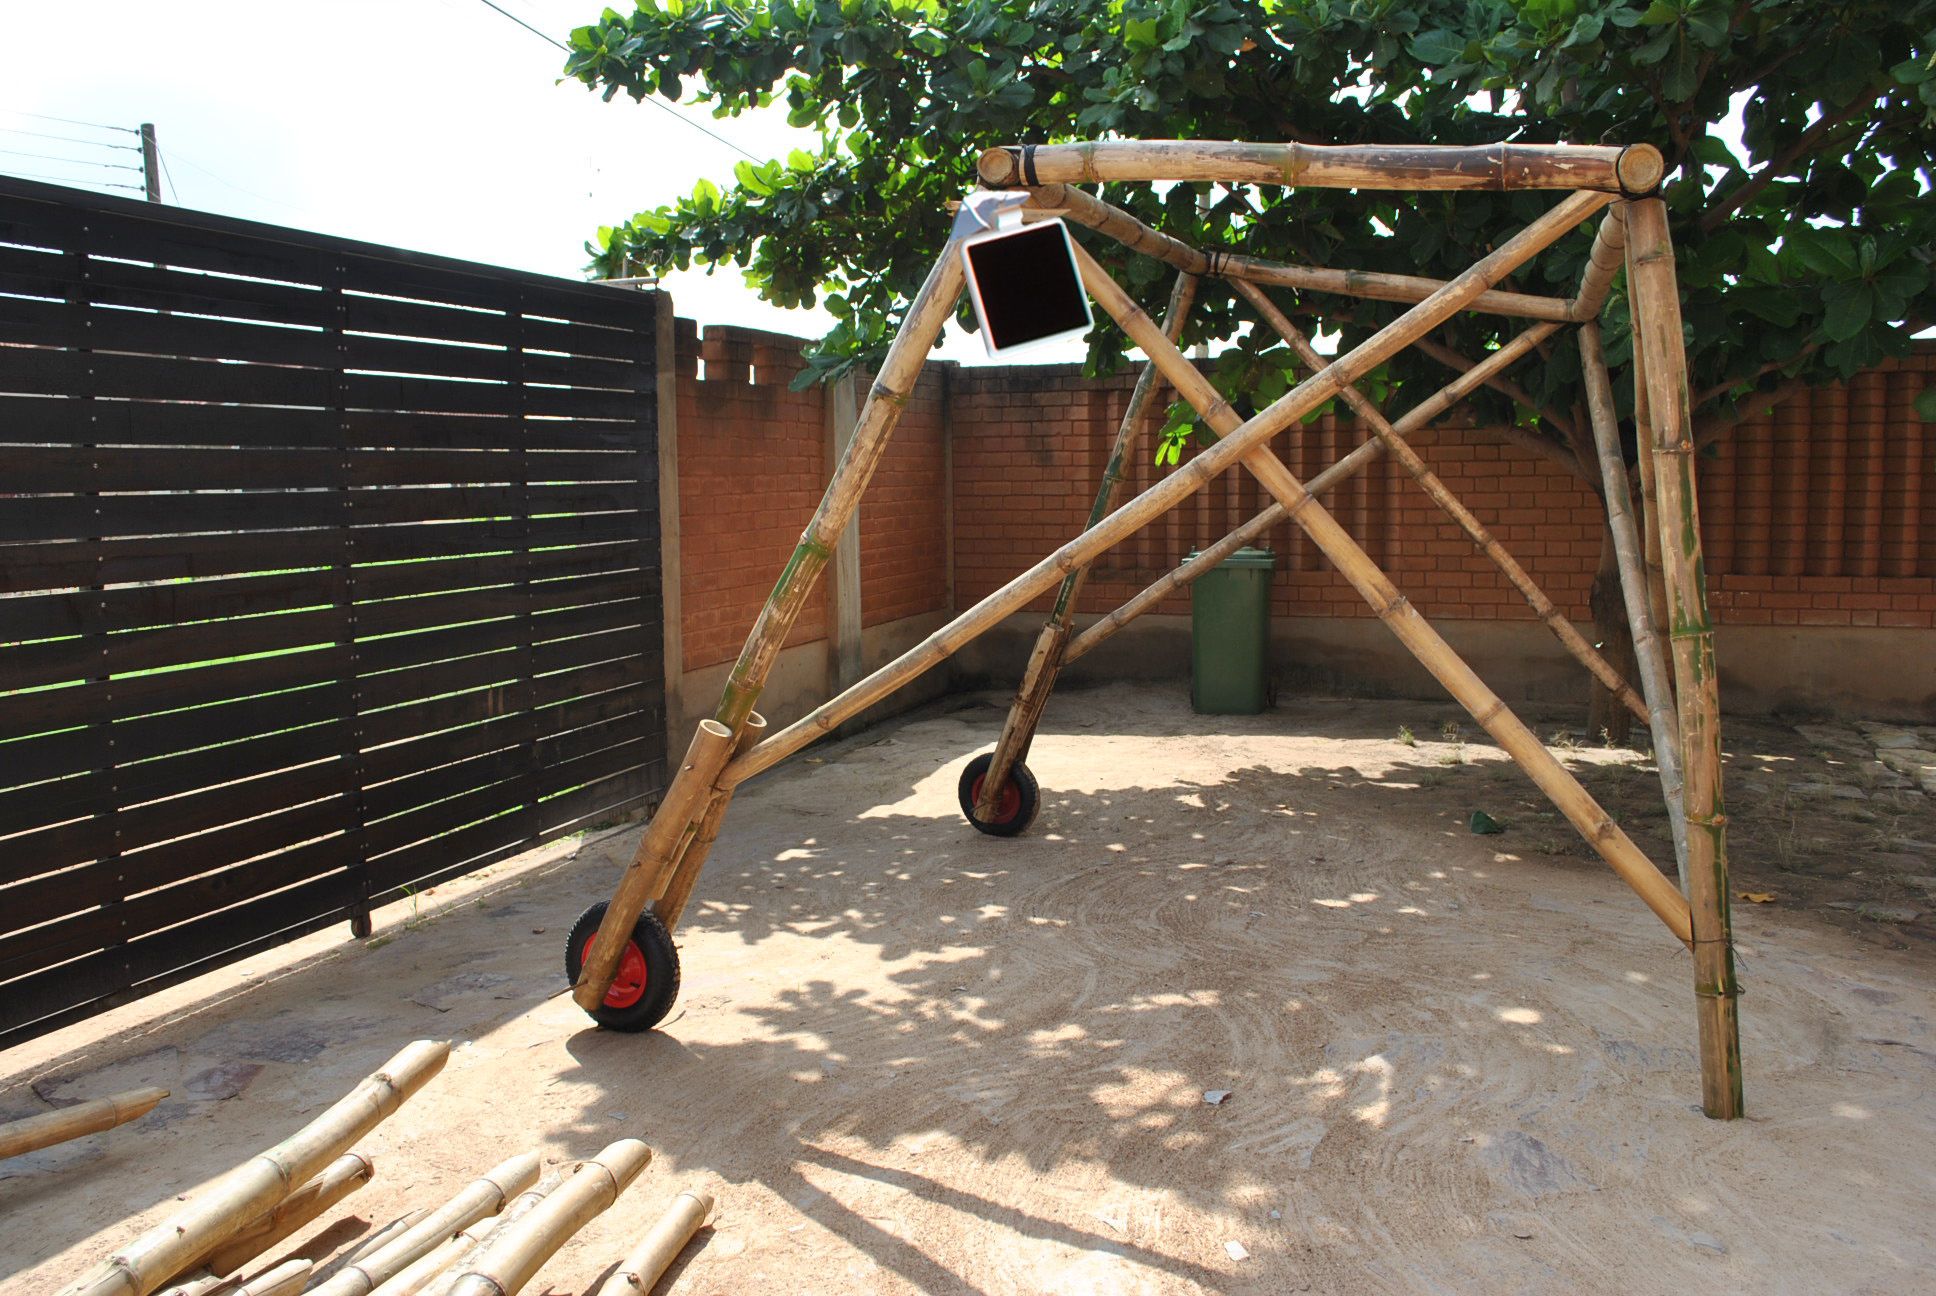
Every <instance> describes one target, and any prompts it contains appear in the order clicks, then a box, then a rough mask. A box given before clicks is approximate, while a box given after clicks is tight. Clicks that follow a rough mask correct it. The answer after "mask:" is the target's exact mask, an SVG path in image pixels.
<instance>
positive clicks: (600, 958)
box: [571, 239, 965, 1012]
mask: <svg viewBox="0 0 1936 1296" xmlns="http://www.w3.org/2000/svg"><path fill="white" fill-rule="evenodd" d="M964 277H965V272H964V271H963V269H962V265H961V256H960V245H959V244H958V243H956V242H955V241H954V240H952V239H950V240H949V241H948V244H947V246H946V247H944V248H942V249H941V256H940V258H939V259H938V260H936V261H935V263H934V268H933V269H931V270H930V271H928V278H927V282H926V283H924V284H922V285H921V291H920V292H919V293H917V294H915V298H914V301H913V302H912V303H911V304H910V305H909V306H908V313H907V317H906V318H905V319H904V320H902V322H901V331H900V332H899V333H898V334H897V335H896V336H895V338H894V343H893V345H892V346H890V347H889V348H888V352H887V359H886V360H885V361H884V362H882V364H881V371H880V373H879V374H878V375H876V376H875V379H874V386H873V388H872V390H870V391H869V392H868V394H867V403H866V405H864V406H862V407H861V412H860V418H859V419H858V420H857V421H856V423H855V425H854V435H853V437H852V438H851V439H850V440H849V441H848V443H847V448H846V449H845V450H844V451H842V452H841V456H840V463H839V465H838V466H837V467H836V468H835V469H834V475H833V480H832V481H830V482H828V483H827V490H826V493H825V494H824V495H822V496H821V498H820V507H819V508H818V509H816V510H815V511H814V515H813V518H812V520H810V521H809V522H808V523H807V527H806V530H805V531H803V532H801V534H800V543H799V544H798V545H796V546H795V547H794V550H793V556H792V557H791V558H789V559H788V560H787V565H786V567H785V568H784V569H783V570H782V571H781V572H780V578H779V580H778V581H777V582H776V583H775V584H774V586H773V592H772V593H771V594H769V595H768V596H767V599H766V605H765V606H764V607H763V608H761V609H760V615H759V618H758V619H757V620H756V621H754V623H753V628H752V630H751V631H750V632H748V634H747V636H746V644H745V646H744V647H742V648H741V649H740V653H739V659H738V660H737V661H736V662H734V663H733V669H732V673H731V674H730V675H729V676H728V677H727V680H726V688H725V690H724V691H723V692H722V693H721V695H720V699H719V708H718V710H716V711H715V712H714V713H713V719H712V720H710V721H704V722H702V723H701V726H700V733H699V735H697V736H695V737H694V739H693V744H694V752H693V754H690V755H689V757H688V762H687V764H686V765H685V766H683V767H682V768H681V769H680V771H679V773H678V774H677V775H676V776H674V778H673V780H672V785H671V786H670V787H668V788H667V789H666V792H665V796H664V797H663V798H662V799H661V800H660V802H659V809H658V813H656V814H655V815H653V816H652V822H651V823H650V824H648V825H647V826H646V830H645V835H644V836H643V837H641V838H640V839H639V849H638V852H637V854H636V855H634V856H633V859H632V863H631V866H630V867H629V868H627V869H626V871H625V873H624V875H623V876H621V877H620V878H619V883H618V886H617V888H616V889H614V890H613V892H612V898H611V900H610V902H608V903H607V904H606V906H605V916H604V918H603V919H602V920H601V921H600V922H599V925H598V934H597V935H596V936H595V937H593V938H592V947H591V949H590V950H588V951H586V954H585V962H584V965H583V967H582V968H581V970H580V971H579V974H578V983H577V985H575V986H573V987H572V992H571V997H572V999H573V1001H574V1002H576V1003H577V1005H578V1006H579V1007H580V1008H583V1009H584V1010H585V1011H586V1012H592V1011H595V1010H596V1009H597V1008H598V1006H599V1005H600V1004H602V1003H603V1002H604V1001H605V992H606V991H608V990H610V989H611V986H612V978H613V976H614V975H615V974H616V972H617V970H618V960H619V955H620V953H621V952H622V951H623V950H624V948H625V941H626V939H627V938H628V937H629V936H630V935H631V932H632V926H633V924H634V923H636V922H637V921H638V917H639V914H640V913H641V912H643V911H644V909H645V906H646V905H647V904H648V903H649V902H651V901H652V900H655V899H657V898H658V897H659V896H661V895H663V894H664V893H665V890H666V887H667V884H668V883H669V882H670V881H671V880H672V873H673V870H674V869H675V868H676V867H677V866H678V862H679V853H680V850H681V849H682V847H683V845H684V843H685V842H686V840H687V838H688V837H689V836H691V835H693V833H694V830H695V827H696V825H695V823H694V821H695V820H696V819H699V818H702V817H704V815H705V813H706V810H707V809H708V807H709V806H710V800H709V795H710V793H711V790H712V787H713V782H714V779H715V777H716V776H717V775H718V773H719V771H720V769H721V768H722V767H723V766H724V765H725V763H726V760H727V758H728V757H729V756H731V755H732V740H733V738H734V736H735V735H737V734H738V733H739V731H740V730H741V728H743V727H744V725H745V723H746V717H747V716H748V715H750V714H751V713H752V710H753V707H754V705H755V704H756V703H757V702H758V701H759V696H760V690H761V689H763V688H765V687H766V677H767V675H768V673H769V672H771V671H772V669H773V662H774V660H775V659H776V658H778V657H779V655H780V649H781V648H782V647H784V646H785V644H786V637H787V634H788V633H789V632H790V631H791V630H792V629H793V623H794V622H795V621H796V620H798V619H799V616H800V609H801V608H802V607H804V606H805V605H806V601H807V596H808V595H809V594H811V593H812V592H813V587H814V582H815V581H816V580H817V579H818V578H819V576H820V572H821V569H822V568H824V567H825V566H826V565H827V559H828V557H829V556H830V555H831V554H832V553H833V551H834V544H835V542H836V541H837V540H838V539H839V538H840V533H841V532H842V531H843V530H845V529H846V526H847V519H848V518H850V517H852V516H853V513H854V510H855V509H856V508H858V507H859V505H860V497H861V494H862V493H863V492H864V491H865V490H866V489H867V483H868V481H869V479H870V478H872V477H873V475H874V469H875V468H876V467H877V466H878V465H879V464H880V460H881V455H882V453H883V452H884V451H885V450H886V449H887V441H888V437H889V436H890V435H891V434H892V433H893V431H894V425H895V424H896V423H897V422H899V421H900V417H901V410H902V407H904V406H905V405H906V404H907V400H908V396H909V395H910V394H911V393H912V392H913V390H914V381H915V378H916V377H917V376H918V375H919V374H920V371H921V365H922V363H923V362H924V361H925V360H926V359H927V356H928V352H929V350H931V349H932V348H933V346H934V341H935V339H936V338H937V337H938V336H940V333H941V326H942V325H943V324H945V323H947V321H948V317H949V316H950V315H952V314H953V313H954V308H955V302H956V300H957V299H958V298H959V297H960V296H961V285H962V281H963V279H964ZM715 722H716V724H715ZM708 724H715V727H716V728H718V729H720V730H721V731H722V734H723V740H724V743H723V746H722V745H721V743H720V741H719V740H718V739H717V738H711V739H708V734H707V730H706V727H705V726H706V725H708ZM702 739H708V740H707V741H705V742H704V743H702V741H701V740H702ZM702 748H703V750H702ZM693 755H697V756H698V757H700V758H701V759H700V760H698V761H697V762H695V761H694V760H693V759H692V756H693Z"/></svg>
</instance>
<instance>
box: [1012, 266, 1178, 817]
mask: <svg viewBox="0 0 1936 1296" xmlns="http://www.w3.org/2000/svg"><path fill="white" fill-rule="evenodd" d="M1196 292H1197V280H1196V276H1195V275H1190V274H1178V275H1177V277H1176V284H1175V285H1174V286H1173V287H1172V288H1171V289H1170V302H1169V308H1168V310H1167V311H1165V313H1164V315H1163V332H1164V335H1165V336H1167V337H1168V338H1169V339H1170V340H1171V341H1175V340H1176V339H1177V338H1178V337H1180V336H1182V333H1183V320H1184V317H1185V316H1187V315H1188V314H1189V312H1190V303H1191V302H1192V301H1193V300H1194V299H1195V298H1196ZM1155 390H1156V367H1155V366H1154V365H1147V364H1146V365H1144V366H1143V372H1142V373H1141V374H1140V375H1138V377H1137V379H1136V387H1135V390H1133V391H1131V392H1130V394H1129V407H1128V408H1127V409H1125V410H1124V411H1123V421H1122V423H1121V424H1120V425H1118V427H1117V428H1116V444H1115V446H1114V447H1112V448H1111V450H1110V452H1109V459H1108V462H1107V463H1105V464H1104V465H1103V470H1102V482H1101V483H1100V484H1099V485H1098V486H1097V487H1096V502H1095V503H1094V504H1093V505H1091V506H1090V509H1089V523H1088V525H1089V526H1095V525H1096V524H1097V523H1098V522H1101V521H1102V520H1103V519H1104V518H1106V517H1108V516H1109V511H1110V509H1112V508H1114V507H1115V506H1116V492H1117V491H1118V489H1120V488H1121V486H1122V482H1123V464H1124V463H1125V462H1126V461H1127V460H1128V458H1129V455H1130V452H1131V451H1132V450H1134V449H1135V446H1136V442H1137V439H1138V437H1137V434H1138V433H1139V432H1140V431H1141V425H1142V422H1143V412H1144V411H1145V410H1146V409H1147V408H1148V407H1149V402H1150V396H1151V395H1152V394H1153V393H1154V392H1155ZM1088 577H1089V564H1088V563H1083V564H1082V565H1081V566H1079V567H1077V568H1076V569H1075V570H1074V571H1072V572H1070V573H1069V574H1068V575H1067V576H1064V577H1063V578H1062V588H1061V589H1060V590H1058V591H1057V592H1056V596H1055V607H1054V608H1053V609H1052V610H1051V611H1050V612H1049V620H1048V624H1046V625H1044V626H1043V627H1042V633H1041V635H1040V636H1038V637H1037V639H1036V641H1035V649H1034V651H1032V652H1031V653H1030V654H1029V659H1028V665H1027V666H1026V668H1025V669H1024V670H1023V672H1022V682H1021V684H1020V685H1019V686H1018V687H1017V688H1016V690H1015V700H1014V701H1013V702H1011V703H1010V704H1009V708H1008V715H1007V717H1006V718H1005V719H1004V720H1003V721H1002V733H1001V737H1000V738H999V739H997V740H996V742H995V754H994V756H993V757H992V758H991V759H990V761H989V763H988V772H987V773H986V774H984V775H983V776H982V785H981V799H980V800H979V801H977V802H976V804H975V814H976V816H977V817H979V818H981V819H983V820H989V821H992V820H993V819H994V818H995V816H996V813H997V807H998V806H1000V805H1001V803H1002V791H1003V789H1005V788H1006V787H1007V786H1008V772H1009V770H1011V769H1013V768H1014V767H1015V763H1016V762H1017V761H1019V760H1023V759H1025V758H1026V757H1027V756H1028V750H1029V745H1030V744H1031V743H1033V742H1034V741H1035V729H1036V726H1037V725H1039V724H1040V723H1041V722H1042V712H1043V711H1044V710H1045V709H1046V708H1047V707H1048V705H1049V694H1050V693H1052V692H1054V691H1055V679H1056V675H1057V674H1058V673H1059V672H1060V671H1061V669H1062V654H1063V650H1064V649H1065V648H1067V647H1068V643H1069V633H1070V628H1071V626H1070V623H1071V622H1072V621H1074V619H1075V614H1076V596H1077V595H1078V594H1080V593H1081V592H1082V586H1083V582H1084V581H1086V580H1087V579H1088Z"/></svg>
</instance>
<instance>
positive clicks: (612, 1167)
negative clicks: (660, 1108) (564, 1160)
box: [450, 1139, 652, 1296]
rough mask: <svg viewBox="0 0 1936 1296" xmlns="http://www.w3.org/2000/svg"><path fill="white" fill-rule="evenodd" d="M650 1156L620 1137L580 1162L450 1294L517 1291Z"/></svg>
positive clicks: (486, 1295) (502, 1233)
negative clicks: (576, 1168) (595, 1154)
mask: <svg viewBox="0 0 1936 1296" xmlns="http://www.w3.org/2000/svg"><path fill="white" fill-rule="evenodd" d="M651 1159H652V1149H650V1148H648V1147H647V1146H646V1145H645V1144H644V1143H642V1142H640V1141H639V1140H638V1139H620V1140H619V1141H618V1142H616V1143H613V1144H611V1145H609V1146H608V1147H606V1148H605V1150H604V1151H602V1152H600V1153H599V1154H598V1155H597V1156H595V1157H593V1158H592V1159H591V1160H589V1161H586V1162H584V1163H583V1164H582V1165H580V1166H579V1167H578V1170H577V1172H576V1173H574V1174H573V1175H572V1176H571V1178H569V1179H567V1180H565V1182H564V1183H562V1184H560V1185H559V1186H558V1187H557V1188H556V1189H554V1190H553V1191H552V1192H550V1193H548V1194H546V1196H545V1197H544V1199H543V1200H542V1201H540V1202H539V1203H538V1204H537V1205H536V1206H535V1207H533V1208H532V1210H531V1211H530V1213H529V1214H527V1215H525V1216H524V1217H523V1218H522V1219H520V1220H517V1221H515V1222H513V1223H508V1224H506V1225H505V1226H504V1227H503V1228H501V1229H499V1230H498V1231H497V1232H496V1233H495V1234H494V1235H493V1236H492V1238H491V1241H490V1242H489V1244H488V1245H486V1246H485V1248H484V1250H483V1252H482V1253H481V1254H480V1255H478V1257H477V1258H476V1260H475V1261H473V1262H472V1264H471V1266H470V1268H469V1269H468V1271H466V1272H465V1273H463V1274H461V1275H459V1277H458V1279H457V1281H456V1282H455V1283H453V1284H451V1288H450V1290H451V1296H516V1293H517V1292H519V1291H521V1290H523V1288H524V1285H525V1284H526V1283H528V1282H530V1281H531V1278H532V1276H533V1275H534V1274H536V1273H537V1272H538V1270H539V1268H540V1267H541V1266H542V1265H543V1264H544V1262H545V1261H547V1260H549V1259H550V1258H551V1257H552V1256H553V1255H554V1254H556V1253H557V1250H558V1248H559V1247H561V1246H563V1245H564V1244H565V1243H566V1241H568V1240H569V1239H570V1238H571V1236H572V1235H573V1234H574V1233H576V1232H578V1230H579V1229H581V1228H583V1227H584V1226H585V1225H586V1224H587V1223H589V1222H590V1221H591V1220H593V1219H594V1218H596V1217H597V1216H598V1215H599V1214H601V1213H602V1212H604V1211H605V1210H607V1209H609V1208H610V1206H611V1205H612V1203H613V1202H615V1201H617V1200H618V1197H619V1194H620V1193H622V1192H624V1191H625V1190H626V1188H627V1187H629V1186H630V1185H631V1183H632V1181H633V1180H634V1179H636V1178H638V1177H639V1173H640V1172H641V1171H643V1170H644V1169H645V1167H646V1163H647V1162H649V1161H650V1160H651Z"/></svg>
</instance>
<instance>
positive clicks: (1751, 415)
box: [1694, 378, 1808, 450]
mask: <svg viewBox="0 0 1936 1296" xmlns="http://www.w3.org/2000/svg"><path fill="white" fill-rule="evenodd" d="M1807 386H1808V381H1807V380H1806V379H1804V378H1790V379H1789V380H1788V381H1786V382H1784V383H1781V384H1780V385H1778V386H1776V387H1775V388H1774V389H1772V390H1770V391H1766V392H1761V393H1758V394H1757V395H1754V396H1751V397H1749V398H1748V399H1747V400H1745V401H1742V402H1741V403H1740V404H1739V405H1737V406H1735V407H1734V409H1733V410H1731V411H1730V412H1729V413H1726V414H1717V415H1715V416H1714V417H1712V418H1708V419H1703V420H1701V422H1700V423H1698V424H1697V425H1696V426H1695V429H1694V448H1695V449H1696V450H1704V449H1706V448H1707V447H1708V446H1710V445H1713V444H1714V443H1715V442H1716V441H1719V440H1720V439H1721V438H1722V437H1724V436H1726V435H1727V434H1728V433H1730V432H1732V431H1733V430H1734V429H1735V428H1737V427H1739V426H1740V425H1741V424H1743V423H1746V422H1747V421H1748V420H1750V419H1758V418H1760V417H1761V416H1762V415H1764V414H1766V413H1768V412H1769V411H1770V410H1772V409H1774V408H1775V406H1777V405H1779V404H1781V403H1782V402H1783V401H1785V400H1787V399H1788V398H1789V397H1790V396H1793V395H1794V394H1795V393H1796V392H1799V391H1801V390H1802V389H1803V388H1805V387H1807Z"/></svg>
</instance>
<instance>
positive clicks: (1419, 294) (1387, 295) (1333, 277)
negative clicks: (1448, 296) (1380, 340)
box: [1217, 256, 1573, 324]
mask: <svg viewBox="0 0 1936 1296" xmlns="http://www.w3.org/2000/svg"><path fill="white" fill-rule="evenodd" d="M1217 273H1218V274H1219V275H1221V276H1222V277H1223V278H1225V279H1237V280H1249V281H1250V282H1251V283H1255V284H1265V285H1268V286H1270V287H1273V288H1295V289H1297V290H1298V291H1300V292H1322V293H1337V294H1339V295H1341V296H1345V297H1368V298H1371V299H1372V300H1374V301H1394V302H1419V301H1424V300H1425V299H1426V298H1427V297H1430V296H1431V295H1432V294H1433V293H1435V292H1437V291H1438V290H1439V289H1440V288H1442V287H1444V286H1445V281H1444V280H1442V279H1427V278H1424V277H1423V276H1420V275H1405V274H1387V273H1384V272H1382V271H1378V270H1331V269H1325V268H1321V267H1318V266H1301V265H1289V264H1286V263H1284V262H1280V261H1264V260H1260V259H1259V258H1257V257H1247V256H1232V257H1228V258H1218V260H1217ZM1469 309H1472V310H1475V311H1484V312H1486V313H1487V314H1491V315H1509V316H1513V317H1515V318H1518V319H1537V320H1551V321H1553V322H1555V323H1561V324H1564V323H1568V322H1570V321H1571V320H1572V318H1573V316H1572V313H1571V311H1572V304H1571V303H1570V302H1568V301H1566V300H1565V299H1563V298H1559V297H1541V296H1539V295H1537V294H1535V293H1520V292H1500V291H1498V290H1496V289H1495V290H1493V291H1491V292H1484V293H1480V294H1479V295H1478V296H1477V297H1475V298H1474V299H1473V301H1472V305H1471V307H1470V308H1469Z"/></svg>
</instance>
